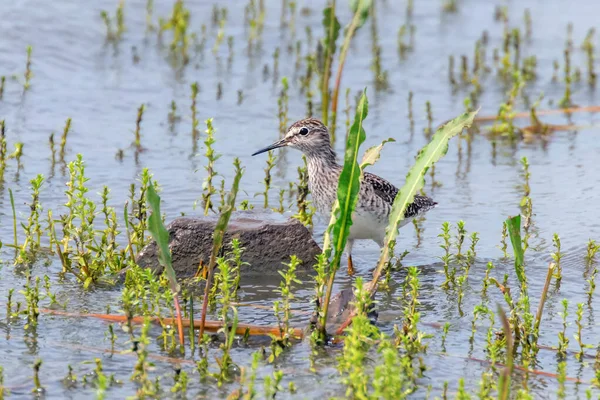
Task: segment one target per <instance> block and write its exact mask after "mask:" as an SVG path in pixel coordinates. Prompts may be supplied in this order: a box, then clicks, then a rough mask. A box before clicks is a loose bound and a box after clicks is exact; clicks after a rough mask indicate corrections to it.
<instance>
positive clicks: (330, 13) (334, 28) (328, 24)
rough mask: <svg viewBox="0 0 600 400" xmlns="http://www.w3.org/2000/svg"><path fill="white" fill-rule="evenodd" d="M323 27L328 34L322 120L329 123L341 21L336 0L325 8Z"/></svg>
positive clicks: (322, 88)
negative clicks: (330, 81)
mask: <svg viewBox="0 0 600 400" xmlns="http://www.w3.org/2000/svg"><path fill="white" fill-rule="evenodd" d="M323 28H324V30H325V33H326V34H325V37H324V38H323V51H324V61H325V65H324V67H323V74H322V76H321V103H322V106H321V108H322V117H321V120H322V121H323V123H324V124H327V123H328V118H329V116H328V113H329V78H330V77H331V64H333V56H334V54H335V50H336V49H335V42H336V41H337V39H338V37H339V35H340V23H339V21H338V19H337V18H336V16H335V0H334V1H333V2H332V4H331V6H330V7H327V8H325V9H324V10H323Z"/></svg>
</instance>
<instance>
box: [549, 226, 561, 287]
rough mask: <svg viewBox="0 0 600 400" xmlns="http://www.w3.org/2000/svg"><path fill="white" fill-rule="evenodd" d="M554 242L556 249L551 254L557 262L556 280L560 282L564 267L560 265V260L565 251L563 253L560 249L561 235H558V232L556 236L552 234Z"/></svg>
mask: <svg viewBox="0 0 600 400" xmlns="http://www.w3.org/2000/svg"><path fill="white" fill-rule="evenodd" d="M552 244H553V245H554V248H555V249H556V250H555V251H554V252H553V253H552V254H551V255H550V256H551V257H552V260H554V263H555V264H556V274H555V278H556V282H557V283H560V281H561V280H562V267H561V266H560V260H561V259H562V257H563V253H561V251H560V237H559V236H558V233H555V234H554V236H552Z"/></svg>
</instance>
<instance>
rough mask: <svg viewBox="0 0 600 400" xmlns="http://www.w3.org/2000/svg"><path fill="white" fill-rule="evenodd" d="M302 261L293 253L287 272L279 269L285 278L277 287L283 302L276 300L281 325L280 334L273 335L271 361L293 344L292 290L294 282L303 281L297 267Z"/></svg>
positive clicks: (276, 311) (275, 307)
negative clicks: (291, 323) (299, 276)
mask: <svg viewBox="0 0 600 400" xmlns="http://www.w3.org/2000/svg"><path fill="white" fill-rule="evenodd" d="M301 262H302V261H301V260H300V259H298V257H296V256H295V255H292V256H291V257H290V262H289V263H288V264H284V265H285V266H286V267H287V269H286V270H285V272H283V271H279V275H281V277H282V278H283V280H282V281H281V282H280V283H279V289H276V290H275V292H276V293H278V294H279V295H280V296H281V302H279V301H276V302H275V304H274V305H273V308H274V311H275V317H276V318H277V323H278V325H279V336H273V337H272V340H273V344H272V346H271V347H272V349H273V353H272V357H273V359H269V361H271V362H272V361H274V358H276V357H277V356H278V355H279V353H280V352H281V349H282V348H284V347H288V346H290V345H291V343H290V338H291V336H292V333H293V329H291V328H290V319H291V318H292V301H293V300H294V294H293V292H292V290H293V288H294V286H293V285H294V283H298V284H300V283H302V282H300V281H299V280H298V279H297V278H296V269H297V268H298V265H299V264H300V263H301ZM281 313H283V317H282V316H281Z"/></svg>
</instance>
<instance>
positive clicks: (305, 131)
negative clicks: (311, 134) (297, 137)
mask: <svg viewBox="0 0 600 400" xmlns="http://www.w3.org/2000/svg"><path fill="white" fill-rule="evenodd" d="M298 133H299V134H301V135H302V136H306V135H308V128H306V127H304V128H302V129H300V132H298Z"/></svg>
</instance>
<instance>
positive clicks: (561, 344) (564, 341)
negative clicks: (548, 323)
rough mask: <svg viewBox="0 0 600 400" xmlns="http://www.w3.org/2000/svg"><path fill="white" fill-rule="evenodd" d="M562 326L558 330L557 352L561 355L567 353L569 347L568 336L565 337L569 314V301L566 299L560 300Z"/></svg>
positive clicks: (563, 355)
mask: <svg viewBox="0 0 600 400" xmlns="http://www.w3.org/2000/svg"><path fill="white" fill-rule="evenodd" d="M562 308H563V310H562V312H561V316H562V326H563V329H562V331H561V332H558V354H559V355H560V356H562V357H565V356H566V355H567V348H568V347H569V338H568V337H567V317H568V316H569V302H568V300H567V299H563V300H562Z"/></svg>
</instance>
